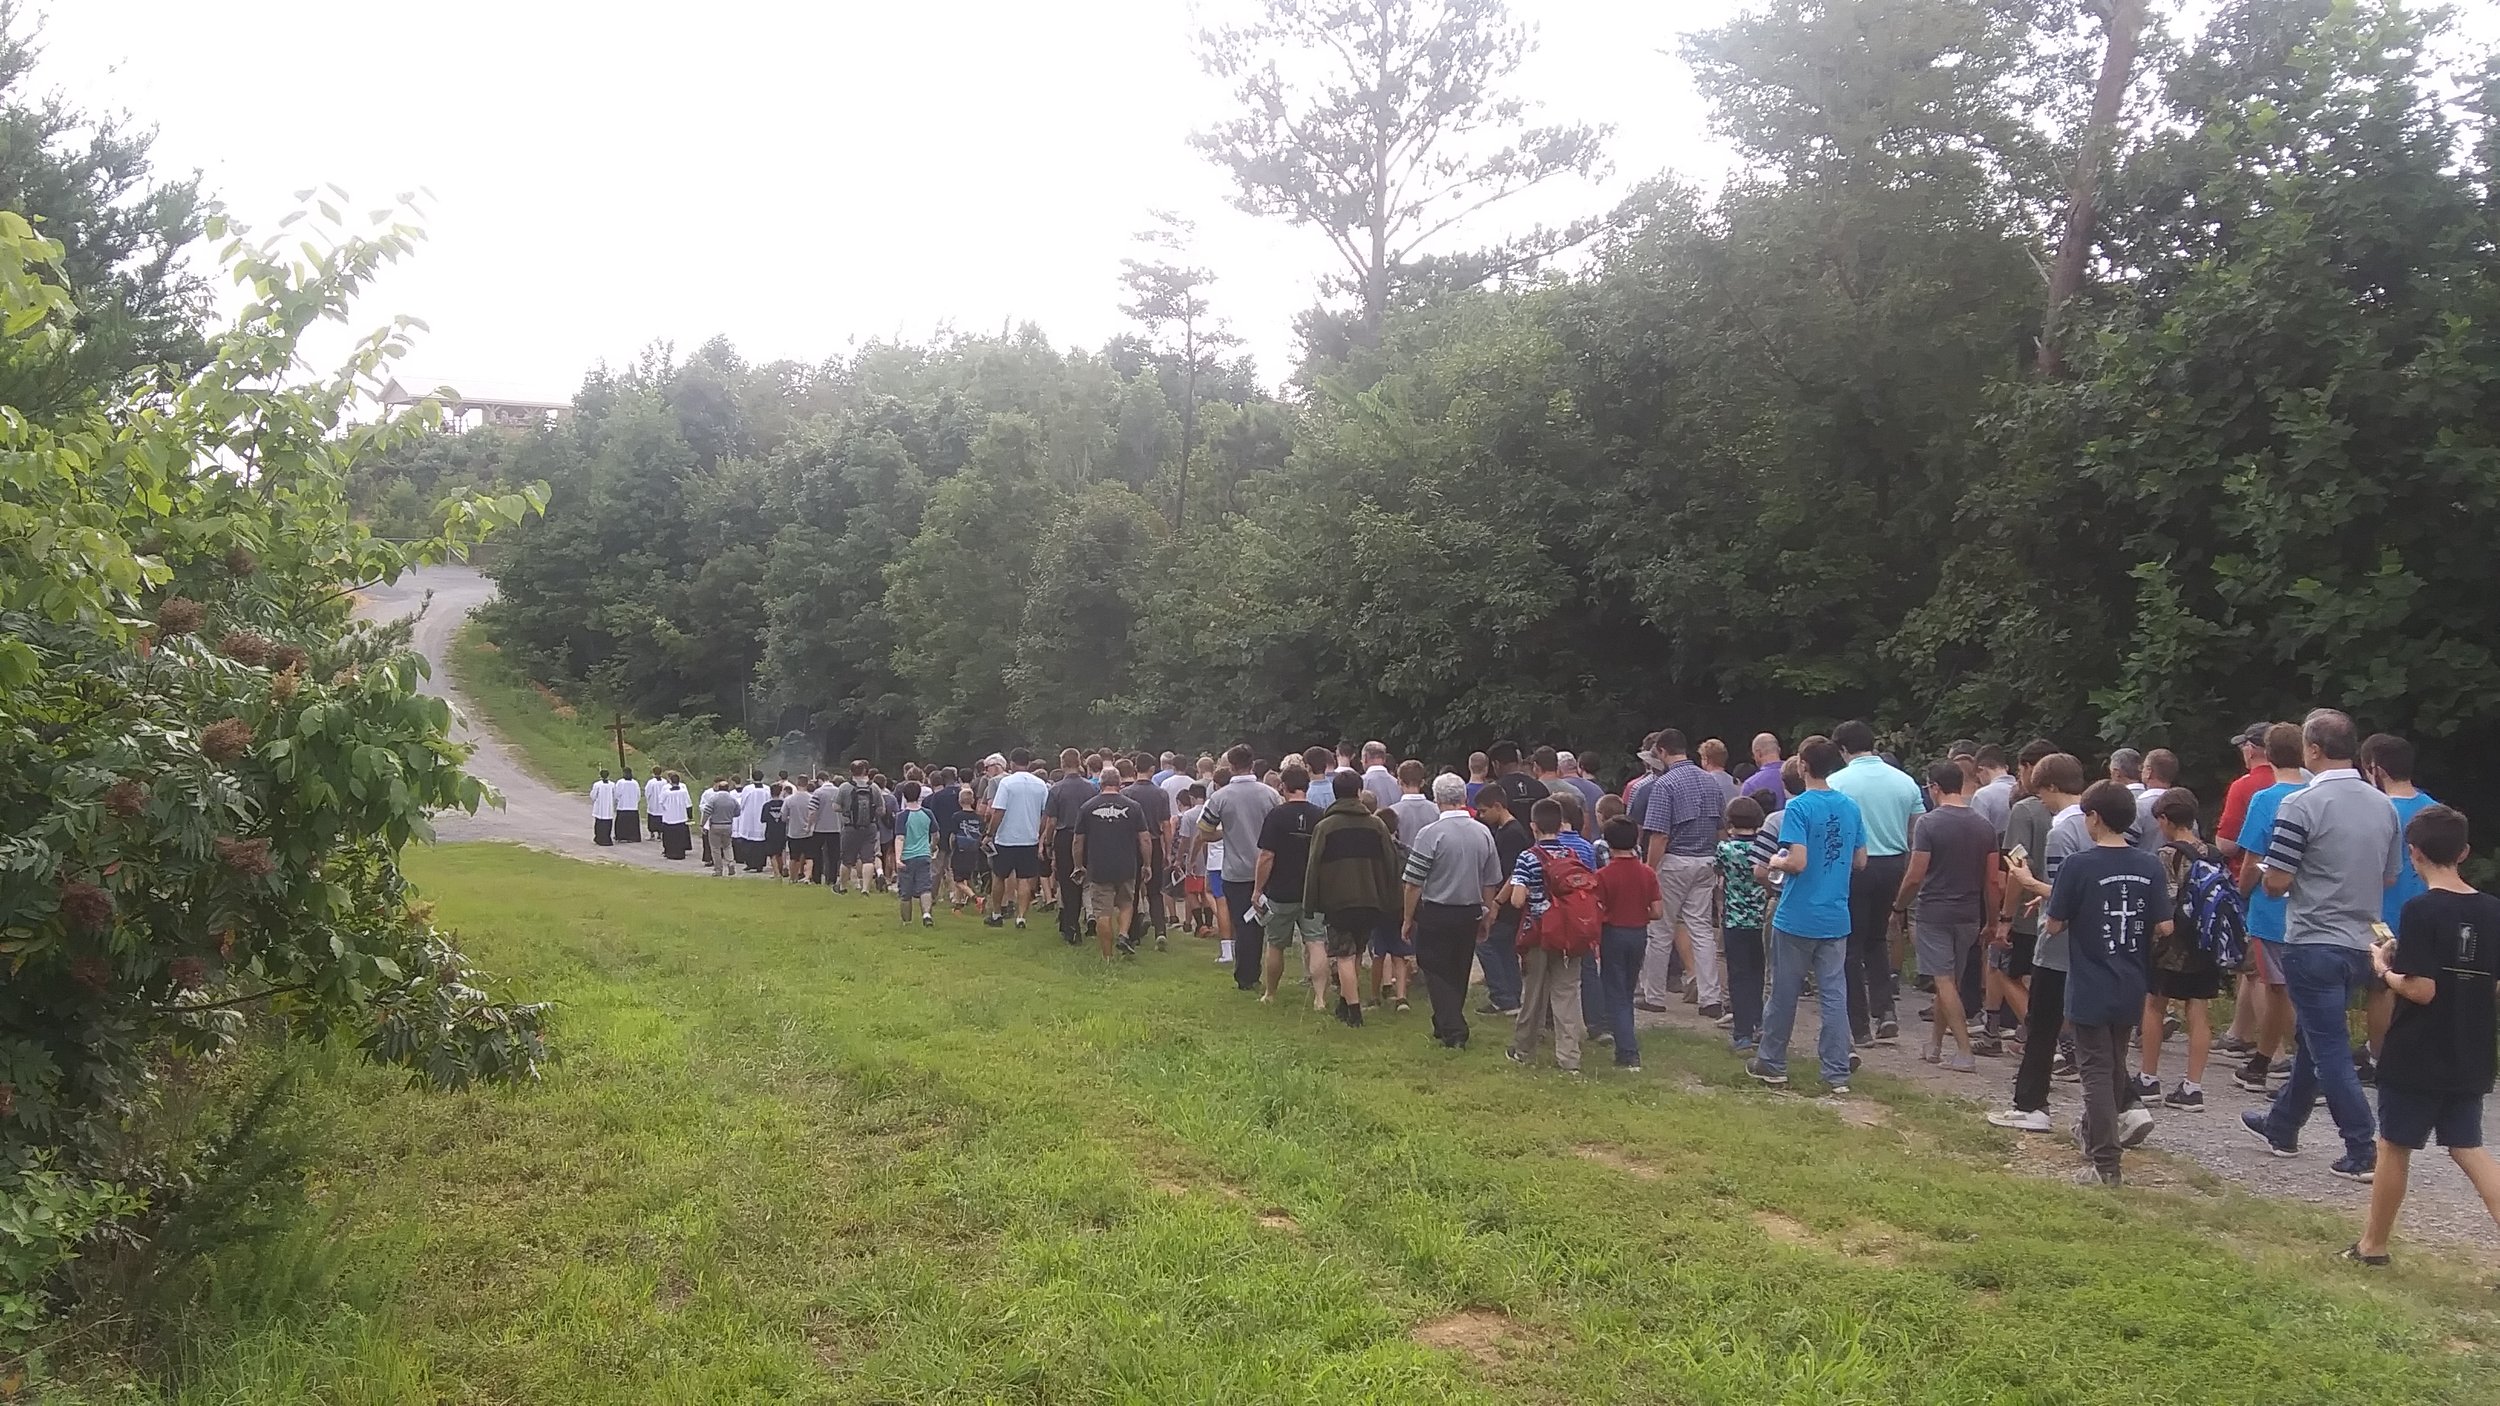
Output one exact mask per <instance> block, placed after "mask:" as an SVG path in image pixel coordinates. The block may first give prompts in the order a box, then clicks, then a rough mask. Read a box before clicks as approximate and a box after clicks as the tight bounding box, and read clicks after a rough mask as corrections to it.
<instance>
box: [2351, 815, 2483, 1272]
mask: <svg viewBox="0 0 2500 1406" xmlns="http://www.w3.org/2000/svg"><path fill="white" fill-rule="evenodd" d="M2404 838H2405V849H2406V853H2407V854H2408V856H2409V857H2410V858H2411V859H2412V861H2413V871H2414V872H2415V873H2416V874H2418V875H2420V876H2421V879H2422V883H2423V886H2424V887H2423V891H2422V893H2421V894H2420V895H2419V896H2418V897H2415V898H2414V899H2412V900H2411V901H2409V902H2407V903H2406V904H2405V906H2404V910H2403V912H2402V913H2400V914H2399V915H2398V923H2397V927H2396V935H2395V937H2394V938H2393V939H2391V940H2388V941H2383V942H2381V943H2379V944H2378V945H2377V946H2375V947H2373V948H2371V949H2370V966H2371V969H2372V970H2373V971H2375V972H2376V973H2377V976H2378V980H2379V982H2380V984H2382V985H2384V986H2386V987H2387V988H2388V989H2389V990H2391V991H2393V992H2395V994H2396V1012H2395V1015H2394V1017H2393V1019H2392V1020H2391V1021H2390V1022H2389V1024H2388V1027H2387V1043H2386V1046H2385V1048H2384V1050H2383V1051H2382V1052H2381V1053H2380V1056H2379V1065H2378V1171H2377V1176H2376V1179H2375V1180H2374V1181H2373V1182H2372V1183H2371V1185H2370V1215H2369V1219H2368V1220H2367V1221H2366V1222H2365V1223H2364V1224H2363V1226H2362V1230H2361V1238H2360V1239H2359V1240H2358V1241H2355V1242H2354V1243H2353V1245H2352V1246H2351V1248H2349V1249H2347V1250H2345V1251H2344V1258H2346V1259H2349V1260H2354V1261H2357V1262H2359V1263H2362V1264H2368V1265H2384V1264H2386V1263H2387V1236H2388V1233H2389V1232H2390V1231H2392V1230H2394V1229H2395V1228H2396V1212H2397V1211H2398V1210H2399V1209H2400V1208H2402V1207H2403V1205H2404V1199H2405V1177H2406V1173H2407V1171H2408V1169H2409V1167H2410V1165H2411V1162H2412V1157H2413V1154H2414V1153H2415V1152H2417V1151H2420V1150H2421V1149H2422V1148H2423V1147H2424V1146H2426V1145H2428V1143H2429V1142H2430V1140H2431V1139H2432V1138H2433V1137H2437V1138H2438V1139H2439V1145H2440V1146H2442V1147H2444V1148H2447V1149H2448V1156H2449V1159H2450V1160H2452V1161H2454V1162H2455V1163H2456V1164H2457V1169H2458V1170H2459V1171H2462V1172H2464V1173H2465V1176H2466V1180H2468V1181H2471V1182H2473V1183H2474V1190H2475V1191H2476V1192H2477V1193H2479V1194H2480V1195H2481V1196H2482V1198H2483V1208H2484V1209H2485V1210H2487V1211H2489V1212H2490V1213H2491V1218H2492V1220H2493V1221H2494V1222H2500V1163H2494V1162H2493V1160H2492V1156H2491V1154H2490V1153H2489V1152H2488V1151H2485V1150H2484V1148H2483V1098H2484V1096H2485V1095H2487V1094H2489V1093H2490V1092H2491V1084H2492V1073H2493V1064H2494V1058H2493V1038H2494V1030H2493V1026H2494V1020H2493V1010H2492V1000H2493V991H2494V987H2493V976H2494V973H2495V972H2500V898H2494V897H2493V896H2492V895H2490V894H2487V893H2481V892H2477V891H2476V890H2475V889H2474V888H2473V886H2472V885H2470V884H2468V883H2466V882H2465V879H2464V878H2463V876H2461V875H2460V874H2458V873H2457V866H2458V865H2460V864H2462V863H2464V862H2465V856H2466V853H2467V850H2466V843H2465V841H2466V825H2465V817H2464V816H2463V815H2462V814H2460V813H2458V812H2456V811H2453V810H2450V809H2449V808H2448V807H2446V806H2442V805H2432V806H2427V807H2424V808H2423V809H2422V810H2421V811H2419V812H2417V813H2416V814H2415V815H2414V817H2413V819H2412V820H2411V821H2409V822H2407V823H2406V825H2405V832H2404Z"/></svg>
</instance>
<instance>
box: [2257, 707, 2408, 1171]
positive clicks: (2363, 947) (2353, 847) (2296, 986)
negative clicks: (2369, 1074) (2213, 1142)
mask: <svg viewBox="0 0 2500 1406" xmlns="http://www.w3.org/2000/svg"><path fill="white" fill-rule="evenodd" d="M2300 742H2301V752H2302V760H2303V761H2304V763H2305V764H2306V765H2307V766H2308V768H2309V772H2310V778H2309V784H2308V785H2307V786H2305V787H2303V788H2301V789H2300V790H2298V791H2295V792H2293V793H2292V794H2291V795H2289V796H2286V797H2284V798H2283V804H2282V808H2281V809H2280V810H2278V811H2276V812H2275V817H2274V830H2273V834H2272V836H2271V838H2270V839H2269V840H2268V842H2267V845H2266V856H2265V860H2264V862H2263V867H2262V872H2263V876H2264V882H2265V886H2266V892H2268V893H2270V894H2274V895H2276V896H2277V897H2280V898H2282V899H2284V901H2285V908H2284V917H2283V947H2282V950H2281V954H2280V955H2281V957H2282V961H2283V990H2284V993H2285V994H2286V995H2287V996H2288V997H2290V999H2291V1003H2292V1020H2293V1030H2294V1033H2295V1036H2296V1038H2295V1040H2294V1054H2293V1056H2292V1073H2291V1077H2290V1078H2289V1079H2287V1080H2285V1081H2284V1084H2283V1088H2282V1090H2281V1091H2280V1092H2278V1093H2277V1094H2276V1095H2275V1096H2274V1102H2273V1103H2272V1104H2271V1105H2269V1106H2268V1107H2266V1108H2265V1109H2264V1110H2263V1111H2260V1110H2257V1109H2253V1108H2252V1109H2250V1110H2249V1111H2248V1112H2246V1113H2243V1114H2241V1115H2240V1121H2241V1122H2242V1123H2243V1124H2245V1125H2246V1126H2247V1128H2248V1130H2249V1131H2250V1132H2251V1133H2254V1134H2255V1135H2256V1136H2257V1137H2258V1138H2260V1139H2262V1140H2263V1141H2264V1142H2265V1144H2266V1147H2267V1149H2268V1150H2269V1151H2271V1152H2273V1153H2274V1155H2275V1156H2277V1157H2290V1156H2293V1155H2295V1154H2296V1153H2297V1152H2298V1151H2299V1150H2300V1129H2301V1125H2302V1124H2303V1123H2306V1122H2307V1121H2309V1115H2310V1113H2311V1112H2312V1111H2313V1110H2315V1109H2316V1107H2317V1106H2318V1096H2319V1095H2320V1094H2321V1093H2323V1094H2324V1095H2325V1096H2326V1107H2327V1111H2328V1113H2330V1114H2332V1115H2333V1116H2334V1119H2335V1130H2336V1132H2338V1133H2340V1134H2342V1136H2343V1139H2344V1155H2343V1156H2342V1157H2339V1158H2337V1159H2336V1160H2335V1163H2334V1165H2333V1166H2331V1167H2329V1168H2328V1169H2327V1170H2329V1171H2331V1172H2333V1173H2334V1174H2335V1175H2337V1176H2339V1177H2342V1178H2344V1179H2345V1180H2347V1181H2363V1182H2366V1181H2368V1180H2370V1179H2371V1177H2372V1176H2374V1175H2375V1174H2376V1172H2377V1169H2378V1125H2377V1123H2376V1121H2375V1120H2374V1119H2373V1118H2372V1117H2371V1116H2370V1100H2369V1097H2368V1096H2367V1095H2365V1094H2364V1093H2363V1092H2362V1091H2361V1076H2360V1074H2359V1073H2358V1072H2357V1071H2356V1070H2355V1069H2354V1068H2353V1062H2352V1044H2351V1037H2350V1036H2349V1035H2348V1034H2347V1033H2346V1031H2345V1026H2344V1012H2345V1011H2346V1010H2347V1009H2348V1008H2349V1007H2350V1006H2351V1005H2352V997H2353V993H2354V992H2356V991H2362V990H2366V989H2368V987H2369V986H2370V985H2371V983H2372V982H2373V981H2374V980H2375V977H2374V976H2373V974H2372V972H2371V970H2370V946H2371V940H2372V938H2373V936H2374V934H2373V932H2372V930H2371V925H2372V924H2374V923H2376V922H2377V921H2378V920H2379V908H2380V905H2381V904H2382V902H2384V900H2385V898H2386V896H2387V888H2388V885H2390V884H2393V883H2395V882H2396V876H2397V874H2398V873H2399V872H2400V871H2401V870H2402V868H2403V865H2404V838H2403V836H2402V835H2401V833H2399V830H2398V827H2397V825H2396V809H2395V807H2393V806H2391V805H2389V804H2388V803H2387V797H2386V796H2384V795H2382V794H2380V792H2379V790H2378V788H2377V787H2375V786H2372V785H2371V784H2370V783H2369V782H2368V781H2366V780H2364V779H2362V776H2361V773H2360V771H2359V770H2358V769H2356V768H2355V766H2354V765H2353V760H2354V758H2355V757H2357V756H2359V755H2360V752H2361V734H2360V731H2359V730H2358V729H2357V728H2355V727H2354V726H2353V725H2352V719H2351V718H2348V717H2346V716H2344V715H2343V714H2342V713H2338V712H2335V711H2334V710H2332V709H2328V708H2321V709H2319V710H2317V711H2316V712H2314V713H2311V714H2310V715H2309V717H2308V719H2307V720H2306V721H2305V722H2303V723H2302V724H2301V725H2300Z"/></svg>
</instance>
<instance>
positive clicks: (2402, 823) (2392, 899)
mask: <svg viewBox="0 0 2500 1406" xmlns="http://www.w3.org/2000/svg"><path fill="white" fill-rule="evenodd" d="M2387 803H2388V804H2389V805H2392V806H2394V807H2395V808H2396V852H2397V853H2398V854H2401V855H2403V856H2404V861H2403V863H2402V864H2401V865H2400V866H2399V867H2398V868H2397V870H2396V882H2395V883H2393V884H2390V885H2388V888H2387V899H2386V901H2385V902H2384V903H2382V904H2381V905H2380V906H2379V921H2380V922H2382V923H2385V924H2387V926H2388V929H2389V930H2390V931H2393V930H2394V929H2395V928H2396V927H2397V926H2398V924H2397V921H2396V919H2397V915H2399V914H2401V913H2403V912H2404V910H2405V904H2406V902H2407V901H2408V900H2411V899H2415V898H2419V897H2421V896H2422V895H2423V894H2426V893H2428V892H2430V889H2431V886H2430V885H2429V884H2426V883H2424V882H2422V876H2421V875H2419V874H2416V873H2414V872H2413V851H2412V850H2411V849H2410V848H2408V847H2407V846H2406V845H2405V842H2404V835H2405V827H2406V826H2407V825H2410V824H2412V823H2413V817H2415V816H2417V815H2420V814H2421V813H2422V812H2423V811H2425V810H2427V809H2429V808H2430V807H2432V806H2435V805H2437V804H2439V802H2437V801H2434V800H2432V799H2431V798H2430V797H2429V796H2428V795H2425V794H2424V793H2422V792H2420V791H2416V792H2414V793H2413V794H2412V795H2410V796H2389V797H2388V798H2387Z"/></svg>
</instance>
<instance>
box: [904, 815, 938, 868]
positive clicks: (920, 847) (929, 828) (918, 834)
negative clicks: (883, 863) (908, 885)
mask: <svg viewBox="0 0 2500 1406" xmlns="http://www.w3.org/2000/svg"><path fill="white" fill-rule="evenodd" d="M936 830H937V821H936V820H935V819H934V818H932V817H931V816H930V814H929V813H928V812H927V811H925V810H907V811H904V812H903V813H902V815H901V817H899V818H898V819H897V820H896V821H895V828H894V833H895V834H897V835H900V836H901V837H902V840H903V859H904V861H905V862H906V863H908V862H910V861H911V860H914V859H926V858H928V857H929V836H930V835H931V834H933V833H935V832H936Z"/></svg>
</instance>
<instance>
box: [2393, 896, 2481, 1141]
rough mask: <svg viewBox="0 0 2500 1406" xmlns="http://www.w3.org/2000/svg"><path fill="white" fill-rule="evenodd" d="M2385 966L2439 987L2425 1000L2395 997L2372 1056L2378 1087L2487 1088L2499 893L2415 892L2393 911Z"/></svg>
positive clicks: (2453, 1090)
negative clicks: (2391, 949) (2391, 951)
mask: <svg viewBox="0 0 2500 1406" xmlns="http://www.w3.org/2000/svg"><path fill="white" fill-rule="evenodd" d="M2388 966H2390V967H2392V968H2393V969H2395V970H2396V971H2398V972H2401V973H2403V974H2404V975H2406V976H2427V977H2429V978H2431V980H2433V981H2435V982H2437V983H2438V984H2439V989H2438V991H2437V992H2436V993H2435V994H2433V995H2432V997H2431V999H2430V1004H2429V1005H2415V1004H2414V1003H2413V1002H2411V1001H2408V1000H2406V999H2405V998H2404V997H2402V996H2399V997H2397V998H2396V1018H2395V1019H2394V1020H2393V1021H2391V1022H2390V1023H2389V1024H2388V1027H2387V1042H2386V1044H2385V1046H2384V1047H2383V1049H2382V1051H2381V1053H2380V1055H2379V1061H2378V1079H2379V1084H2380V1086H2381V1087H2385V1088H2399V1089H2420V1090H2423V1091H2425V1092H2428V1093H2453V1094H2487V1093H2490V1092H2491V1083H2492V1072H2493V1062H2494V1059H2495V1054H2494V1049H2493V1040H2494V1025H2495V1023H2496V1022H2495V1020H2494V1017H2493V1012H2492V977H2493V973H2494V971H2495V970H2500V898H2495V897H2493V896H2492V895H2490V894H2487V893H2450V892H2448V891H2446V890H2444V889H2433V890H2431V891H2430V892H2428V893H2425V894H2422V895H2420V896H2418V897H2416V898H2414V899H2413V900H2411V901H2410V902H2408V903H2406V904H2405V906H2404V911H2403V912H2401V913H2399V914H2398V915H2397V917H2396V951H2395V955H2394V956H2393V957H2391V958H2390V959H2389V961H2388Z"/></svg>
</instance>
